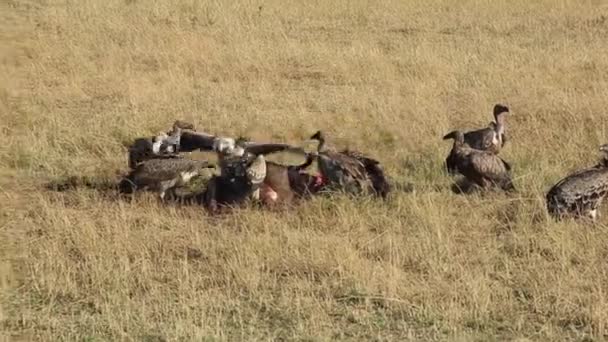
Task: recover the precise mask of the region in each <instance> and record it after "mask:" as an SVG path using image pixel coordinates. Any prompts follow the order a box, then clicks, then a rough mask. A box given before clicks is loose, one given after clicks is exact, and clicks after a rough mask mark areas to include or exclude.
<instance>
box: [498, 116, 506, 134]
mask: <svg viewBox="0 0 608 342" xmlns="http://www.w3.org/2000/svg"><path fill="white" fill-rule="evenodd" d="M505 114H506V112H502V113H500V114H497V115H496V118H495V119H496V129H495V131H496V133H498V135H499V136H501V135H503V134H504V133H505V126H506V122H505Z"/></svg>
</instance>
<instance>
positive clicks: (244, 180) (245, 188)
mask: <svg viewBox="0 0 608 342" xmlns="http://www.w3.org/2000/svg"><path fill="white" fill-rule="evenodd" d="M223 164H224V165H223V167H222V171H221V173H220V174H219V175H217V176H214V177H213V178H211V180H210V181H209V182H208V183H207V188H206V189H205V192H204V193H203V198H202V202H203V204H204V205H205V207H206V208H207V209H208V210H209V211H210V212H212V213H215V212H217V210H218V209H219V208H220V207H224V206H235V205H239V204H242V203H244V202H245V201H246V200H247V199H250V198H253V199H256V197H258V198H259V190H260V186H261V184H262V183H263V182H264V179H265V178H266V160H265V158H264V155H259V156H256V157H254V158H253V159H252V158H247V157H243V156H241V157H237V156H233V157H231V158H225V159H224V160H223Z"/></svg>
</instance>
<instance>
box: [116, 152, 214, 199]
mask: <svg viewBox="0 0 608 342" xmlns="http://www.w3.org/2000/svg"><path fill="white" fill-rule="evenodd" d="M214 167H215V166H214V165H213V164H210V163H209V162H207V161H201V160H190V159H183V158H176V159H158V158H155V159H149V160H145V161H143V162H141V163H139V164H138V165H137V166H136V167H135V169H134V170H132V171H131V172H130V173H129V174H128V175H127V176H126V177H125V178H124V179H123V180H122V181H121V183H120V185H119V187H120V190H121V192H124V193H132V192H133V191H135V190H140V189H142V190H151V191H157V192H158V193H159V196H160V198H161V199H164V198H165V194H166V192H167V191H172V192H173V191H174V189H175V187H178V186H184V185H186V184H187V183H188V182H189V181H190V179H192V177H194V176H198V175H200V174H201V172H202V171H203V169H206V168H214Z"/></svg>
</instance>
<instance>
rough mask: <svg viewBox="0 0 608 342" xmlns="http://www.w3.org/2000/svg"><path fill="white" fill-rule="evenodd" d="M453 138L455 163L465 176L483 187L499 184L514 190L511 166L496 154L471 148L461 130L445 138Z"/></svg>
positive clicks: (451, 155)
mask: <svg viewBox="0 0 608 342" xmlns="http://www.w3.org/2000/svg"><path fill="white" fill-rule="evenodd" d="M447 139H453V140H454V145H453V146H452V151H451V152H450V157H451V158H452V161H453V163H454V164H453V165H454V166H455V168H456V170H458V172H459V173H461V174H462V175H463V176H465V178H466V179H467V180H469V181H471V182H473V183H474V184H476V185H478V186H480V187H481V188H489V187H493V186H497V187H499V188H501V189H502V190H505V191H511V190H514V189H515V188H514V186H513V182H512V180H511V174H510V169H511V167H510V166H509V164H507V163H506V162H505V161H504V160H502V159H501V158H500V157H498V156H497V155H496V154H494V153H492V152H489V151H482V150H477V149H474V148H471V147H470V146H469V145H468V144H466V143H465V139H464V134H463V133H462V132H461V131H453V132H451V133H449V134H447V135H446V136H445V137H444V140H447Z"/></svg>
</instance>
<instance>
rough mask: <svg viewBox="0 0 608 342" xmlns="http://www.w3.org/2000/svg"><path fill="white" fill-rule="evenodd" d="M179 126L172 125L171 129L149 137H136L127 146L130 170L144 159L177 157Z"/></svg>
mask: <svg viewBox="0 0 608 342" xmlns="http://www.w3.org/2000/svg"><path fill="white" fill-rule="evenodd" d="M180 138H181V128H179V127H176V126H175V125H174V128H173V131H172V132H169V134H167V133H164V132H163V133H160V134H159V135H157V136H154V137H149V138H137V139H135V141H134V142H133V143H132V144H131V145H130V146H129V148H128V150H129V155H128V158H129V168H131V169H132V170H133V169H135V168H136V167H137V165H138V164H139V163H141V162H143V161H145V160H150V159H155V158H162V159H167V158H169V159H170V158H179V154H178V153H179V146H180Z"/></svg>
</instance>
